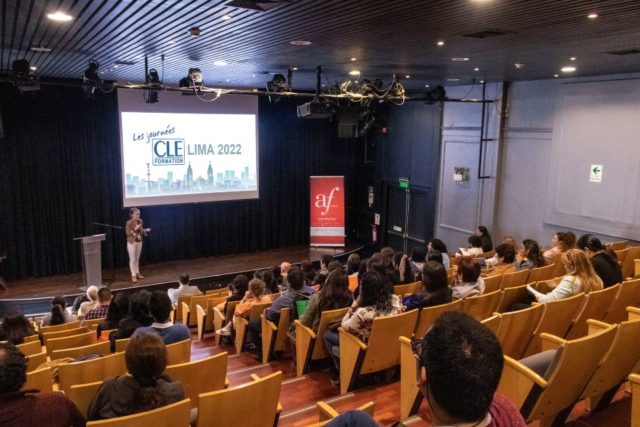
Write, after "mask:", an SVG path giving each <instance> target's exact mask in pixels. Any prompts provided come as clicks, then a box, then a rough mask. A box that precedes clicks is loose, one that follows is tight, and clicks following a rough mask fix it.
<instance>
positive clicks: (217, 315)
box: [212, 301, 240, 345]
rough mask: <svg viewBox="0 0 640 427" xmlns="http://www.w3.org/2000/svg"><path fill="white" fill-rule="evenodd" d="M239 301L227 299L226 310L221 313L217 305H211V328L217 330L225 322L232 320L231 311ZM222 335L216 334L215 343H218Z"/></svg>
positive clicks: (232, 311)
mask: <svg viewBox="0 0 640 427" xmlns="http://www.w3.org/2000/svg"><path fill="white" fill-rule="evenodd" d="M239 303H240V301H229V302H227V312H226V313H223V312H222V311H220V310H218V308H217V307H215V306H214V307H213V309H212V311H213V329H215V330H218V329H222V327H224V326H225V325H226V324H227V323H229V322H231V321H232V320H233V313H234V311H235V310H236V305H238V304H239ZM221 338H222V336H220V335H218V334H216V337H215V344H216V345H220V339H221Z"/></svg>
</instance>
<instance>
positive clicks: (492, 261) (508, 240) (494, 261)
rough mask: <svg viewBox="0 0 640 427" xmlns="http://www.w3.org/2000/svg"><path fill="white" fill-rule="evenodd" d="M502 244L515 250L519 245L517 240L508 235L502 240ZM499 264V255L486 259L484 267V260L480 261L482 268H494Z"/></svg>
mask: <svg viewBox="0 0 640 427" xmlns="http://www.w3.org/2000/svg"><path fill="white" fill-rule="evenodd" d="M500 243H504V244H505V245H511V246H513V247H514V248H517V247H518V244H517V243H516V241H515V239H514V238H513V237H512V236H510V235H508V234H507V235H506V236H504V237H503V238H502V242H500ZM498 264H500V261H499V260H498V254H494V255H493V256H492V257H491V258H487V259H485V260H484V265H483V263H482V259H480V267H487V268H493V267H495V266H496V265H498Z"/></svg>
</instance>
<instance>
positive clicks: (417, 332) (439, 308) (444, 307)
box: [409, 300, 462, 338]
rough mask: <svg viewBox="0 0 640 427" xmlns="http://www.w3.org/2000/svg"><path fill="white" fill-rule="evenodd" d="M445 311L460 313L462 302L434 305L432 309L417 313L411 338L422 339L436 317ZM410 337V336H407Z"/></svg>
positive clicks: (421, 310) (426, 308)
mask: <svg viewBox="0 0 640 427" xmlns="http://www.w3.org/2000/svg"><path fill="white" fill-rule="evenodd" d="M447 311H462V300H455V301H451V302H450V303H447V304H440V305H434V306H432V307H424V308H422V309H420V312H419V313H418V321H417V322H416V327H415V329H414V331H413V336H415V337H416V338H422V337H423V336H424V334H426V333H427V331H428V330H429V328H430V327H431V325H433V322H435V321H436V319H437V318H438V316H440V315H441V314H442V313H444V312H447ZM409 336H410V335H409Z"/></svg>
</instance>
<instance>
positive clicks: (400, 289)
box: [393, 282, 422, 296]
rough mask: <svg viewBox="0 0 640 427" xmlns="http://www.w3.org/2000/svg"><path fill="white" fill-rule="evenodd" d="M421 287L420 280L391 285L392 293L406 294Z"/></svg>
mask: <svg viewBox="0 0 640 427" xmlns="http://www.w3.org/2000/svg"><path fill="white" fill-rule="evenodd" d="M421 287H422V282H413V283H407V284H406V285H395V286H394V287H393V293H395V294H396V295H400V296H402V295H407V294H412V293H414V292H416V291H417V290H418V289H420V288H421Z"/></svg>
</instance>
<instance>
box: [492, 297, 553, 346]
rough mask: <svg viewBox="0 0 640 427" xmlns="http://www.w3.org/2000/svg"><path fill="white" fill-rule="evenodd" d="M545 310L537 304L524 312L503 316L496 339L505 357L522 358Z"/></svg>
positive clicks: (513, 312)
mask: <svg viewBox="0 0 640 427" xmlns="http://www.w3.org/2000/svg"><path fill="white" fill-rule="evenodd" d="M543 310H544V307H543V305H542V304H536V305H534V306H532V307H529V308H525V309H524V310H518V311H510V312H507V313H503V314H502V319H501V320H500V327H499V328H498V332H497V333H496V337H497V338H498V341H500V345H501V347H502V352H503V353H504V354H505V355H507V356H509V357H512V358H514V359H520V358H521V357H522V355H523V354H524V352H525V350H526V348H527V346H528V345H529V342H530V341H531V338H532V337H533V332H534V331H535V330H536V327H537V326H538V324H539V323H540V318H541V317H542V312H543Z"/></svg>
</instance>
